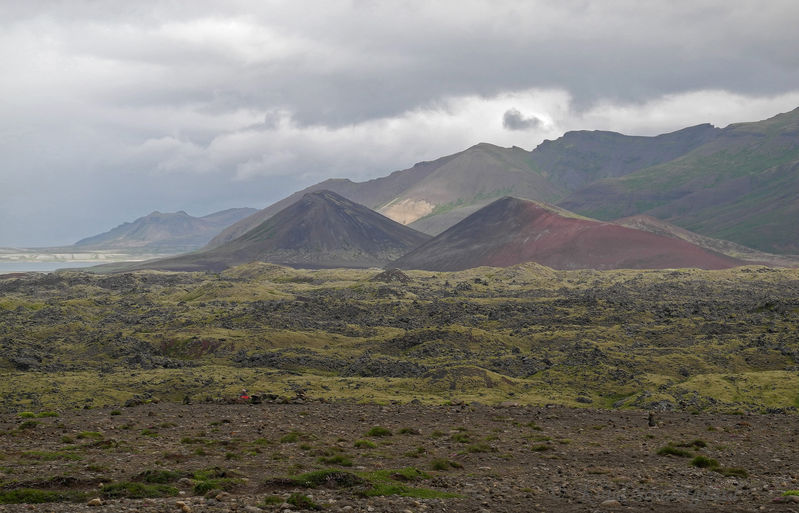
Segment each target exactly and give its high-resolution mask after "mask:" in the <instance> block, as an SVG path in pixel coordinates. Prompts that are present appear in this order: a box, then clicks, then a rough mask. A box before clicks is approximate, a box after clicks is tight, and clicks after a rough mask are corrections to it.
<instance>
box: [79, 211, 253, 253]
mask: <svg viewBox="0 0 799 513" xmlns="http://www.w3.org/2000/svg"><path fill="white" fill-rule="evenodd" d="M254 212H257V211H256V210H255V209H254V208H231V209H228V210H223V211H221V212H215V213H213V214H209V215H207V216H204V217H194V216H190V215H189V214H187V213H186V212H183V211H180V212H174V213H170V212H168V213H162V212H158V211H156V212H153V213H151V214H149V215H146V216H144V217H140V218H138V219H136V220H135V221H133V222H132V223H123V224H121V225H119V226H117V227H116V228H113V229H112V230H109V231H107V232H105V233H101V234H99V235H95V236H93V237H87V238H85V239H82V240H79V241H78V242H76V243H75V245H74V247H75V248H76V249H79V250H82V251H85V250H107V249H116V250H125V251H151V252H155V253H164V252H169V253H180V252H184V251H193V250H195V249H198V248H201V247H203V246H204V245H205V244H207V243H208V241H209V240H211V238H212V237H214V236H215V235H217V234H218V233H219V232H221V231H222V230H223V229H225V228H227V227H228V226H230V225H231V224H234V223H236V222H237V221H240V220H241V219H243V218H245V217H247V216H249V215H251V214H253V213H254Z"/></svg>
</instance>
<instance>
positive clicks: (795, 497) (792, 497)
mask: <svg viewBox="0 0 799 513" xmlns="http://www.w3.org/2000/svg"><path fill="white" fill-rule="evenodd" d="M785 502H799V495H786V496H785Z"/></svg>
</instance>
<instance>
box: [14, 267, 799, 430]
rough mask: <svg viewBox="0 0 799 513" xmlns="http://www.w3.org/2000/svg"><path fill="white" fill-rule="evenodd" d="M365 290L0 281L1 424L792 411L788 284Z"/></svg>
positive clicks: (168, 276)
mask: <svg viewBox="0 0 799 513" xmlns="http://www.w3.org/2000/svg"><path fill="white" fill-rule="evenodd" d="M377 274H379V271H376V270H348V269H327V270H315V271H308V270H295V269H289V268H285V267H279V266H275V265H269V264H248V265H245V266H240V267H237V268H234V269H231V270H228V271H226V272H224V273H222V274H218V275H214V274H199V273H160V272H138V273H126V274H118V275H93V274H88V273H74V272H64V273H52V274H42V275H25V276H14V277H8V278H0V297H2V301H0V346H1V347H2V349H3V350H2V352H0V398H2V399H0V400H1V401H2V403H1V404H2V406H0V407H1V408H3V409H4V410H6V411H14V412H21V411H28V412H32V413H34V415H36V412H44V411H52V410H57V409H59V408H64V407H75V406H78V407H84V406H87V407H91V406H113V407H116V408H118V407H120V406H121V405H124V404H125V403H128V404H141V403H143V402H147V401H155V400H167V401H175V402H180V401H183V400H184V399H186V400H189V401H205V400H215V399H222V400H225V399H232V398H234V397H237V395H238V393H239V392H240V391H241V388H242V387H246V388H247V389H248V390H249V391H250V392H251V393H254V394H261V395H264V394H268V395H267V397H269V398H271V399H270V400H282V399H285V400H295V399H298V398H299V399H301V400H307V399H308V398H322V399H326V400H336V399H349V400H355V401H365V402H380V403H389V402H392V401H400V402H407V401H411V400H414V399H418V400H419V401H422V402H429V403H439V404H440V403H444V402H458V401H479V402H483V403H494V404H498V403H502V402H513V403H520V404H549V403H559V404H565V405H574V406H584V407H585V406H587V407H603V408H604V407H617V408H619V407H624V408H649V409H684V410H712V411H786V412H787V411H795V408H796V407H797V406H798V405H799V404H798V402H799V394H797V389H799V377H797V372H796V370H797V368H799V342H798V341H797V339H796V336H795V334H796V326H797V323H799V271H797V270H790V269H784V270H775V269H770V268H765V267H744V268H738V269H731V270H725V271H697V270H666V271H605V272H597V271H554V270H552V269H548V268H545V267H542V266H539V265H532V264H527V265H522V266H516V267H512V268H506V269H495V268H478V269H471V270H468V271H463V272H457V273H431V272H421V271H409V272H407V273H406V274H407V277H408V278H409V281H407V282H405V283H402V282H388V283H386V282H381V281H373V280H372V278H374V277H375V276H376V275H377ZM29 305H37V306H36V308H30V307H29ZM57 420H58V419H57V418H53V419H50V418H47V417H46V416H42V417H41V418H37V419H35V420H33V421H31V419H27V418H21V417H20V419H19V422H20V426H18V429H19V430H21V431H24V432H26V433H28V432H30V433H35V432H36V430H37V429H40V428H41V426H42V425H44V424H48V423H51V422H56V421H57ZM23 422H30V424H29V425H25V426H22V425H21V424H22V423H23Z"/></svg>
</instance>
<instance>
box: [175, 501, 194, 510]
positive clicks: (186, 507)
mask: <svg viewBox="0 0 799 513" xmlns="http://www.w3.org/2000/svg"><path fill="white" fill-rule="evenodd" d="M175 506H177V507H178V508H180V510H181V511H182V512H183V513H191V506H189V505H188V504H186V503H185V502H183V501H177V502H176V503H175Z"/></svg>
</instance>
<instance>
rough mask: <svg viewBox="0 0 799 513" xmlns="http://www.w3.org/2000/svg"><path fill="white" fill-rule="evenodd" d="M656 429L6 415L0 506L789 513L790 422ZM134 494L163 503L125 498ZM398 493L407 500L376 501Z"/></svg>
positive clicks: (250, 408)
mask: <svg viewBox="0 0 799 513" xmlns="http://www.w3.org/2000/svg"><path fill="white" fill-rule="evenodd" d="M651 423H653V424H655V426H650V425H649V424H650V421H649V418H648V416H647V413H646V412H643V411H610V410H590V409H574V408H565V407H551V408H536V407H520V406H515V405H506V406H505V407H490V406H483V405H478V404H473V405H467V404H460V405H447V406H423V405H414V404H402V405H400V404H392V405H385V406H381V405H362V404H355V403H350V402H344V403H318V402H307V403H305V404H257V405H253V404H191V405H176V404H170V403H160V404H145V405H141V406H135V407H129V408H119V409H117V410H112V409H90V410H67V411H65V412H60V413H59V415H58V416H53V417H48V416H36V417H30V416H25V415H23V416H20V415H19V414H9V413H6V414H3V415H2V416H0V494H3V495H0V497H6V498H8V497H10V496H12V492H15V491H19V490H24V489H36V490H40V491H41V492H42V493H51V494H52V493H56V494H58V493H63V494H65V496H66V495H67V494H69V493H73V494H80V495H73V497H72V499H73V500H74V501H76V502H70V501H61V502H50V503H45V504H6V505H0V511H8V512H11V511H42V512H44V511H53V512H67V511H70V512H71V511H111V512H128V511H131V512H132V511H150V512H170V511H176V512H177V511H194V512H201V511H202V512H205V511H207V512H221V511H247V512H250V513H256V512H257V511H260V510H263V511H288V510H295V511H297V510H301V509H302V507H301V503H298V499H297V497H299V495H294V498H293V499H292V494H302V495H305V496H307V497H308V498H309V499H310V500H311V501H312V502H311V503H309V504H313V505H317V506H318V507H321V508H322V510H324V511H331V512H339V511H342V512H343V511H364V512H366V511H370V512H371V511H374V512H394V511H398V512H405V511H410V512H414V513H415V512H435V511H450V512H485V511H490V512H527V511H559V512H578V511H595V510H596V511H656V512H666V511H669V512H673V511H694V512H705V511H780V512H782V511H785V512H787V511H799V503H794V502H790V501H788V500H787V499H785V498H783V497H782V495H783V493H784V492H786V491H788V490H795V489H797V488H799V483H798V482H797V478H799V445H797V436H799V419H797V417H796V416H793V415H717V414H713V415H711V414H689V413H656V414H655V416H654V418H653V419H652V422H651ZM375 427H382V428H385V430H386V431H388V432H390V435H389V434H387V433H385V432H384V433H383V435H384V436H378V434H379V431H380V430H377V431H373V428H375ZM664 447H671V449H672V450H668V451H667V452H675V453H679V452H681V451H682V452H684V453H685V455H684V456H682V457H681V456H677V455H658V454H657V453H658V452H659V451H661V450H662V449H663V448H664ZM697 456H704V458H705V460H703V459H702V458H700V459H699V460H695V459H694V458H696V457H697ZM707 460H715V462H716V463H715V464H713V463H712V461H711V462H710V463H707ZM703 461H705V462H706V463H707V464H708V465H709V466H708V467H706V468H702V467H699V466H696V465H694V464H692V462H698V463H700V464H701V463H702V462H703ZM322 469H334V470H335V472H331V473H328V474H327V476H328V478H327V479H326V480H324V482H323V483H322V484H321V485H319V486H315V485H314V484H313V483H310V482H309V481H310V478H306V482H307V484H309V485H310V486H303V485H302V484H301V483H302V482H303V480H302V479H299V480H294V481H292V480H291V479H287V478H289V477H291V476H298V475H302V474H304V473H308V472H313V471H318V470H322ZM317 475H318V473H317ZM158 476H160V477H159V478H158V479H156V477H158ZM330 476H332V477H330ZM122 483H127V484H126V485H122ZM156 483H162V484H156ZM145 486H146V487H158V486H161V487H163V488H161V490H162V491H163V493H164V494H165V495H166V496H165V497H154V498H135V496H136V493H135V490H138V489H143V487H145ZM137 487H139V488H137ZM152 489H155V488H151V490H152ZM114 490H115V491H114ZM396 492H399V493H402V494H405V495H410V496H402V495H388V496H380V495H379V493H396ZM446 494H450V495H452V496H446ZM94 498H99V499H100V501H101V502H102V505H101V506H89V504H88V503H89V501H90V500H92V499H94ZM287 500H290V502H291V504H289V503H287V502H286V501H287ZM775 500H779V501H781V502H774V501H775Z"/></svg>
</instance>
